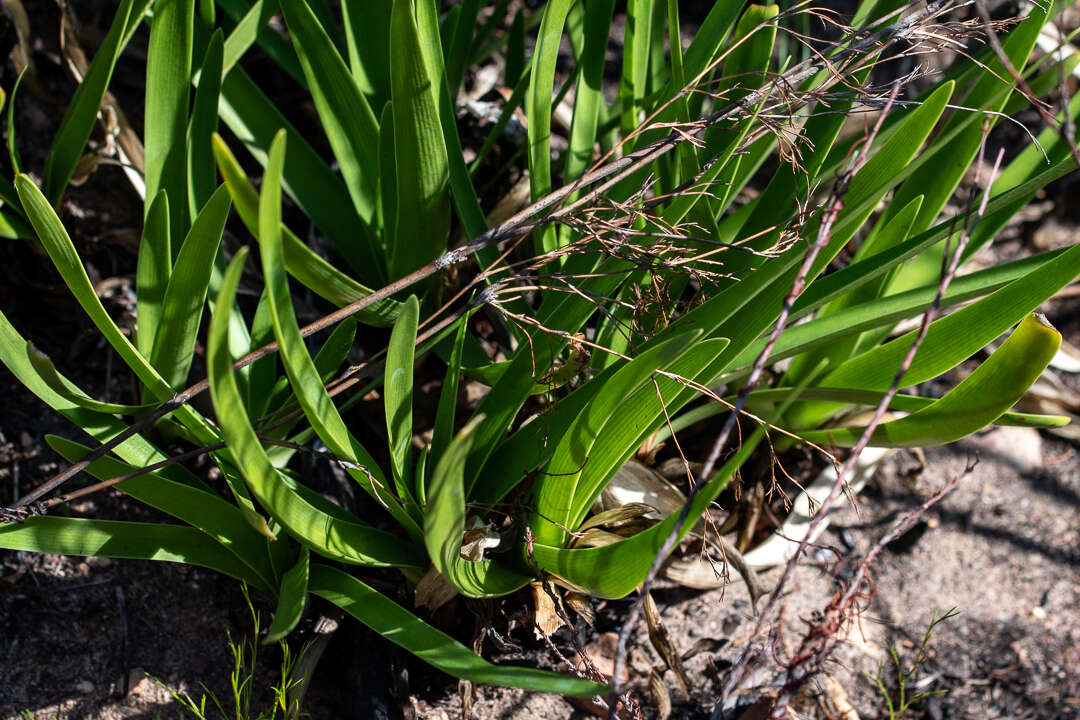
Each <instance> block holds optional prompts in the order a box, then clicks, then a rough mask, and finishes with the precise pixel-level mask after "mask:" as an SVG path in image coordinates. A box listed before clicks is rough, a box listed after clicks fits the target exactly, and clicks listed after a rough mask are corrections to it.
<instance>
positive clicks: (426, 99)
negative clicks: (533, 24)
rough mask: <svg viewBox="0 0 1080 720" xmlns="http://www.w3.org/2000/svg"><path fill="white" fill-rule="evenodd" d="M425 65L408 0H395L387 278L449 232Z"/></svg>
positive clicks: (443, 167)
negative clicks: (393, 180)
mask: <svg viewBox="0 0 1080 720" xmlns="http://www.w3.org/2000/svg"><path fill="white" fill-rule="evenodd" d="M428 68H429V65H428V63H427V62H426V61H425V51H424V49H423V47H422V46H421V44H420V36H419V33H418V30H417V25H416V12H415V11H414V8H413V3H412V0H394V8H393V11H392V13H391V16H390V87H391V98H392V101H393V103H394V115H393V117H394V150H395V151H394V167H395V172H396V175H397V217H396V219H395V221H394V232H395V235H394V238H393V242H392V244H391V246H390V248H389V250H390V252H389V262H390V277H391V278H392V279H393V278H400V277H402V276H403V275H406V274H408V273H410V272H412V271H413V270H416V269H417V268H419V267H421V266H423V265H425V264H427V263H428V262H430V261H432V260H434V259H435V258H436V257H438V256H439V255H440V254H442V253H443V252H445V251H446V243H447V239H448V237H449V234H450V193H449V165H448V160H447V154H446V150H447V148H446V142H445V140H444V137H443V130H442V123H441V121H440V118H439V110H438V105H437V96H436V89H435V87H434V85H433V83H432V79H431V75H430V73H429V69H428ZM444 82H445V80H444ZM374 148H375V146H374V144H373V145H372V150H373V151H374Z"/></svg>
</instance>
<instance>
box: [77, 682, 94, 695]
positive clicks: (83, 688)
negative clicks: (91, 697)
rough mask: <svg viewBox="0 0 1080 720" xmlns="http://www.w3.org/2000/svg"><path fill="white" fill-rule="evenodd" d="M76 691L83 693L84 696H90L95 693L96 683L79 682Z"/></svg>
mask: <svg viewBox="0 0 1080 720" xmlns="http://www.w3.org/2000/svg"><path fill="white" fill-rule="evenodd" d="M75 689H76V690H78V691H79V692H81V693H82V694H83V695H88V694H89V693H92V692H94V683H92V682H90V681H89V680H80V681H79V682H77V683H75Z"/></svg>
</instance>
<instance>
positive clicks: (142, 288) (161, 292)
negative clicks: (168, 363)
mask: <svg viewBox="0 0 1080 720" xmlns="http://www.w3.org/2000/svg"><path fill="white" fill-rule="evenodd" d="M170 275H172V248H171V247H170V238H169V197H168V195H166V194H165V191H164V190H162V191H161V192H159V193H158V196H157V197H156V198H154V201H153V202H152V203H151V204H150V210H149V211H148V212H147V213H146V220H145V222H144V223H143V232H142V240H141V241H140V242H139V260H138V264H137V266H136V268H135V290H136V295H135V298H136V299H135V312H136V317H137V318H138V321H139V324H138V328H137V331H136V333H135V341H136V342H137V343H138V348H139V352H140V353H142V355H143V357H147V358H148V357H150V354H151V353H152V352H153V350H154V338H155V337H156V336H157V333H158V327H159V326H160V324H161V311H162V304H163V303H164V302H165V290H166V288H168V287H169V276H170Z"/></svg>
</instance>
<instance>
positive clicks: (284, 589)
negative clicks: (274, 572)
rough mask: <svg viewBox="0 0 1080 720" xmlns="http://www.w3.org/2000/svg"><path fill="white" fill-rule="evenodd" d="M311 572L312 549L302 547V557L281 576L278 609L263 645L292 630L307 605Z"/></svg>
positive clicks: (278, 638)
mask: <svg viewBox="0 0 1080 720" xmlns="http://www.w3.org/2000/svg"><path fill="white" fill-rule="evenodd" d="M310 574H311V551H310V550H308V549H307V548H306V547H301V548H300V558H299V559H298V560H297V561H296V564H295V565H293V566H292V567H291V568H289V571H288V572H286V573H285V575H284V576H283V577H282V578H281V590H280V591H278V603H277V609H276V610H275V611H274V621H273V622H272V623H270V627H269V628H267V630H266V637H265V638H263V645H271V644H273V643H276V642H277V641H278V640H281V639H283V638H284V637H285V636H286V635H288V634H289V633H290V632H292V630H293V628H295V627H296V625H297V623H299V622H300V618H301V617H303V615H304V606H305V605H307V595H308V577H309V575H310Z"/></svg>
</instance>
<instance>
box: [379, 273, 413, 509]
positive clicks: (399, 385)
mask: <svg viewBox="0 0 1080 720" xmlns="http://www.w3.org/2000/svg"><path fill="white" fill-rule="evenodd" d="M419 317H420V303H419V302H418V301H417V299H416V296H415V295H410V296H409V299H408V300H406V301H405V304H404V305H403V307H402V309H401V314H399V315H398V318H397V322H396V323H394V329H393V331H392V332H391V333H390V344H389V346H388V347H387V348H386V374H385V375H384V377H383V402H384V405H385V408H386V435H387V437H388V438H389V439H390V464H391V466H392V469H393V473H394V484H395V486H397V491H398V495H399V496H400V497H401V499H402V500H405V499H409V500H414V499H415V498H413V494H412V491H411V490H410V489H409V486H410V478H409V470H410V468H411V466H412V461H411V457H410V456H411V454H412V453H411V449H412V437H413V413H412V406H413V362H414V360H415V357H416V325H417V322H419Z"/></svg>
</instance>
